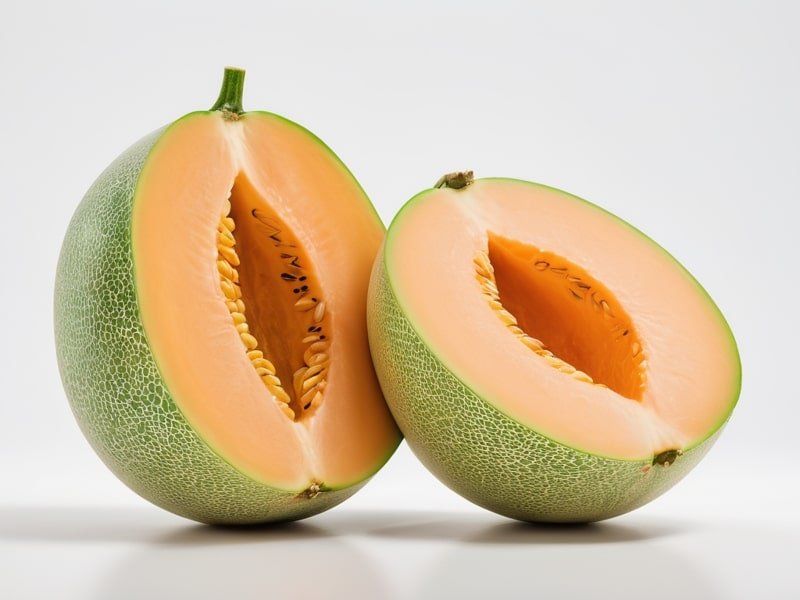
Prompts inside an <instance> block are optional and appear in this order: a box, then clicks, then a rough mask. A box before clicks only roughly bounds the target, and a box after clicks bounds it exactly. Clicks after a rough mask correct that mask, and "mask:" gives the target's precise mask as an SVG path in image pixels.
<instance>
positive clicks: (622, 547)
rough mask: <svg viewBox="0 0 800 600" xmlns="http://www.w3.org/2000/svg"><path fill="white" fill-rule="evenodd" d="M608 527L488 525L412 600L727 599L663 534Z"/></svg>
mask: <svg viewBox="0 0 800 600" xmlns="http://www.w3.org/2000/svg"><path fill="white" fill-rule="evenodd" d="M645 529H646V530H643V529H640V528H637V527H628V526H622V525H616V524H612V523H607V524H606V523H598V524H595V525H586V526H570V527H566V528H563V527H562V528H554V527H552V526H541V525H533V526H531V525H526V524H522V523H510V524H508V523H507V524H502V525H493V526H489V527H486V528H484V529H483V530H480V531H479V532H477V533H476V534H475V535H473V536H471V537H467V538H465V539H462V540H459V543H456V544H451V545H450V548H449V551H448V552H447V553H446V554H445V555H444V556H443V557H442V558H441V560H439V561H437V562H436V563H434V564H432V565H430V567H429V568H428V569H427V570H426V573H425V574H424V575H422V577H421V578H420V584H419V588H418V589H417V590H414V593H413V595H414V597H415V598H421V599H428V598H430V599H434V598H435V599H440V598H442V597H447V598H450V597H452V598H501V597H509V598H528V597H537V598H576V599H578V598H580V599H582V598H594V597H600V598H615V600H626V599H636V600H641V598H643V597H646V598H648V600H659V599H670V600H674V598H676V597H678V598H681V597H682V598H703V599H704V600H715V599H717V598H724V595H723V594H721V593H720V591H719V590H718V589H715V586H714V585H713V582H712V581H711V580H710V579H709V578H708V577H707V576H706V575H705V574H704V573H703V572H702V570H701V569H700V568H698V566H697V565H696V564H694V562H693V561H692V559H691V558H689V557H687V556H685V554H684V553H677V552H674V551H672V550H670V549H669V548H665V547H663V545H662V544H661V542H660V541H659V539H658V538H660V537H663V536H664V535H669V531H667V530H660V529H659V530H658V531H656V530H654V529H653V528H651V527H650V526H648V527H646V528H645Z"/></svg>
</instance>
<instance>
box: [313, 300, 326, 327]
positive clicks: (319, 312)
mask: <svg viewBox="0 0 800 600" xmlns="http://www.w3.org/2000/svg"><path fill="white" fill-rule="evenodd" d="M324 316H325V303H324V302H320V303H319V304H317V308H315V309H314V322H315V323H319V322H320V321H322V317H324Z"/></svg>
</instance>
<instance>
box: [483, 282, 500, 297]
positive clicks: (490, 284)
mask: <svg viewBox="0 0 800 600" xmlns="http://www.w3.org/2000/svg"><path fill="white" fill-rule="evenodd" d="M483 289H484V290H486V291H487V292H491V293H492V294H499V293H500V292H499V291H498V289H497V286H496V285H495V284H494V282H492V280H491V279H484V280H483Z"/></svg>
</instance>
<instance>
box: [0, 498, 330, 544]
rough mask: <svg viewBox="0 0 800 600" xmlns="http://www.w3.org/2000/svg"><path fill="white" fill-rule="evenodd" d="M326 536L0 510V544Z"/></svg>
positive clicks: (317, 531) (299, 530)
mask: <svg viewBox="0 0 800 600" xmlns="http://www.w3.org/2000/svg"><path fill="white" fill-rule="evenodd" d="M329 535H330V534H329V533H328V532H327V531H325V530H324V529H321V528H319V527H315V526H313V525H309V524H308V523H307V522H293V523H278V524H273V525H258V526H248V527H216V526H210V525H201V524H198V523H195V522H194V521H189V520H186V519H183V518H181V517H178V516H175V515H172V514H170V513H167V512H164V511H162V510H159V509H156V508H153V509H148V508H133V507H131V508H128V507H97V508H94V507H52V508H51V507H8V508H0V540H16V541H29V542H37V541H39V542H41V541H44V542H66V543H97V542H102V543H122V544H126V543H127V544H130V543H148V544H167V545H185V546H209V545H215V546H216V545H225V544H246V543H256V542H265V541H273V542H280V541H283V540H289V539H291V540H297V539H317V538H322V537H327V536H329Z"/></svg>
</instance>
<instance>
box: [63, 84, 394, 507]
mask: <svg viewBox="0 0 800 600" xmlns="http://www.w3.org/2000/svg"><path fill="white" fill-rule="evenodd" d="M243 78H244V73H243V71H241V70H238V69H227V70H226V72H225V78H224V82H223V86H222V91H221V93H220V97H219V99H218V101H217V103H216V104H215V105H214V107H213V108H212V109H211V110H210V111H201V112H193V113H190V114H188V115H186V116H185V117H183V118H181V119H178V120H177V121H175V122H174V123H172V124H170V125H168V126H166V127H164V128H162V129H159V130H158V131H155V132H153V133H151V134H150V135H148V136H146V137H145V138H143V139H142V140H140V141H139V142H137V143H136V144H134V145H133V146H131V148H129V149H128V150H127V151H125V152H124V153H123V154H122V155H121V156H120V157H119V158H117V159H116V160H115V161H114V162H113V163H112V164H111V165H110V166H109V167H108V169H106V171H105V172H104V173H103V174H102V175H100V177H99V178H98V179H97V181H96V182H95V183H94V184H93V185H92V187H91V188H90V189H89V191H88V192H87V194H86V196H85V197H84V199H83V201H82V202H81V203H80V205H79V206H78V208H77V210H76V212H75V215H74V217H73V219H72V222H71V223H70V225H69V229H68V231H67V233H66V237H65V239H64V243H63V247H62V251H61V256H60V260H59V264H58V271H57V279H56V285H55V333H56V345H57V354H58V361H59V367H60V371H61V376H62V379H63V383H64V387H65V389H66V392H67V395H68V397H69V400H70V402H71V405H72V409H73V411H74V413H75V416H76V418H77V421H78V423H79V424H80V426H81V428H82V430H83V432H84V434H85V435H86V437H87V438H88V439H89V441H90V442H91V444H92V446H93V447H94V448H95V450H96V451H97V452H98V454H99V455H100V457H101V458H102V459H103V460H104V461H105V463H106V464H107V465H108V466H109V467H110V468H111V469H112V470H113V471H114V473H116V474H117V475H118V476H119V477H120V479H122V481H124V482H125V483H126V484H127V485H129V486H130V487H131V488H132V489H133V490H135V491H136V492H138V493H139V494H141V495H142V496H143V497H145V498H147V499H149V500H150V501H152V502H154V503H155V504H158V505H160V506H162V507H164V508H166V509H168V510H170V511H173V512H175V513H178V514H180V515H183V516H186V517H189V518H191V519H195V520H198V521H203V522H208V523H254V522H264V521H280V520H289V519H297V518H302V517H306V516H309V515H312V514H314V513H318V512H320V511H322V510H325V509H327V508H329V507H331V506H334V505H335V504H337V503H339V502H341V501H342V500H344V499H345V498H347V497H348V496H350V495H351V494H353V493H354V492H355V491H356V490H358V489H359V488H360V487H361V486H362V485H363V484H364V483H365V482H366V481H367V480H368V479H369V477H370V476H371V475H372V474H373V473H375V472H376V471H377V470H378V469H379V468H380V467H381V465H382V464H383V463H384V462H385V461H386V460H387V459H388V458H389V456H390V455H391V454H392V452H393V451H394V450H395V448H396V447H397V445H398V443H399V441H400V434H399V432H398V430H397V428H396V426H395V424H394V422H393V420H392V418H391V415H390V413H389V411H388V409H387V407H386V405H385V403H384V401H383V398H382V396H381V391H380V388H379V385H378V382H377V379H376V377H375V374H374V371H373V368H372V364H371V361H370V355H369V348H368V342H367V332H366V323H365V310H366V307H365V302H366V291H367V285H368V281H369V274H370V268H371V265H372V263H373V260H374V257H375V255H376V252H377V250H378V247H379V245H380V243H381V241H382V239H383V235H384V228H383V225H382V223H381V221H380V219H379V218H378V216H377V214H376V213H375V211H374V210H373V208H372V206H371V204H370V202H369V200H368V198H367V197H366V195H365V194H364V192H363V190H362V189H361V187H360V186H359V185H358V183H357V182H356V180H355V179H354V178H353V176H352V175H351V174H350V172H349V171H348V170H347V169H346V168H345V166H344V165H343V164H342V163H341V162H340V161H339V159H338V158H337V157H336V156H335V155H334V154H333V153H332V152H331V151H330V150H329V149H328V148H327V147H326V146H325V145H324V144H323V143H322V142H321V141H320V140H319V139H317V138H316V137H315V136H314V135H312V134H311V133H310V132H308V131H307V130H305V129H303V128H302V127H300V126H299V125H297V124H295V123H293V122H291V121H288V120H286V119H284V118H282V117H280V116H278V115H275V114H271V113H267V112H244V111H243V109H242V104H241V100H242V87H243Z"/></svg>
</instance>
